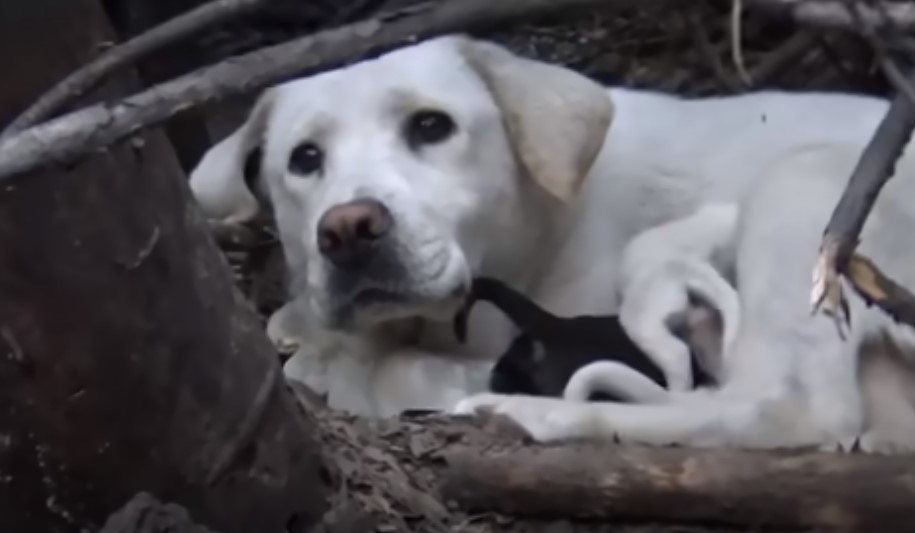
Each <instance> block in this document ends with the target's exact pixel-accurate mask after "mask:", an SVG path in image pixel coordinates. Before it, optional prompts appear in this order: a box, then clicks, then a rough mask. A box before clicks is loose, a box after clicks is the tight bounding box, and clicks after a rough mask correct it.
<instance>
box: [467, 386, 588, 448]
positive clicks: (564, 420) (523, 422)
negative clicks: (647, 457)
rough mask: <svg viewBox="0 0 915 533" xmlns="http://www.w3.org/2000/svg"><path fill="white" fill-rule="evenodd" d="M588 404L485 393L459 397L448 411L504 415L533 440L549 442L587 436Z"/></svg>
mask: <svg viewBox="0 0 915 533" xmlns="http://www.w3.org/2000/svg"><path fill="white" fill-rule="evenodd" d="M588 406H589V404H587V403H578V402H566V401H564V400H560V399H556V398H543V397H538V396H522V395H504V394H491V393H484V394H478V395H475V396H471V397H469V398H465V399H463V400H461V401H460V402H458V403H457V405H456V406H455V407H454V408H453V409H452V411H451V412H452V413H453V414H457V415H472V414H496V415H504V416H507V417H508V418H510V419H511V420H512V421H513V422H515V423H516V424H518V425H519V426H521V427H522V428H523V429H524V430H525V431H526V432H527V433H528V434H529V435H530V436H531V438H533V439H534V440H536V441H538V442H550V441H556V440H566V439H570V438H576V437H580V436H586V434H587V432H588V426H587V424H586V421H587V419H588V418H587V415H588Z"/></svg>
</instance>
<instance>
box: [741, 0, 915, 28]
mask: <svg viewBox="0 0 915 533" xmlns="http://www.w3.org/2000/svg"><path fill="white" fill-rule="evenodd" d="M747 2H748V4H752V5H753V6H755V7H757V8H759V9H766V10H769V11H774V12H778V13H782V14H785V15H787V16H789V17H791V18H793V19H794V20H796V21H797V22H801V23H804V24H810V25H814V26H822V27H827V28H836V29H845V30H856V29H857V21H856V19H857V18H859V17H860V19H861V20H863V21H864V22H865V24H866V25H867V26H868V27H869V28H873V29H874V30H878V31H879V30H896V31H907V32H911V31H913V30H915V3H912V2H885V1H876V2H869V3H864V2H857V1H856V2H849V1H848V0H747ZM850 7H854V9H856V10H857V14H855V13H853V12H852V11H851V9H849V8H850ZM856 15H857V16H856Z"/></svg>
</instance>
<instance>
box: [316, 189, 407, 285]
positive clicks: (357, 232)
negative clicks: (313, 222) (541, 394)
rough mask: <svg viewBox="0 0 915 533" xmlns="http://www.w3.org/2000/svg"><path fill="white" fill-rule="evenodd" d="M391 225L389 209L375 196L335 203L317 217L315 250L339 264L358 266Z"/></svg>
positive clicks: (342, 266)
mask: <svg viewBox="0 0 915 533" xmlns="http://www.w3.org/2000/svg"><path fill="white" fill-rule="evenodd" d="M392 225H393V219H392V218H391V212H390V211H388V208H387V207H385V205H384V204H382V203H381V202H379V201H378V200H373V199H371V198H364V199H360V200H353V201H352V202H347V203H344V204H337V205H335V206H333V207H331V208H330V209H328V210H327V211H326V212H325V213H324V215H322V216H321V220H319V221H318V250H320V252H321V255H323V256H324V257H326V258H327V259H328V260H329V261H330V262H331V263H333V264H334V265H335V266H337V267H339V268H347V269H353V268H358V267H360V266H361V265H362V264H364V263H365V262H366V261H368V259H369V258H370V257H371V255H372V254H373V253H374V252H375V249H376V246H375V244H376V243H377V241H378V240H380V239H381V238H383V237H384V236H385V235H387V234H388V232H389V231H390V230H391V226H392Z"/></svg>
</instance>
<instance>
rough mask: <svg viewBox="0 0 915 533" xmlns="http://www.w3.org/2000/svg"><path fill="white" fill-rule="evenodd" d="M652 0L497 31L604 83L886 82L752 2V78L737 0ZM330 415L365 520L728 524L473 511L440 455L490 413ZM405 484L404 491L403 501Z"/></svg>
mask: <svg viewBox="0 0 915 533" xmlns="http://www.w3.org/2000/svg"><path fill="white" fill-rule="evenodd" d="M653 4H654V7H652V8H643V9H633V10H630V11H628V12H626V13H623V14H621V15H620V14H617V15H614V16H609V15H605V14H603V13H601V12H593V13H588V14H585V15H582V16H578V17H575V18H572V19H569V20H562V21H556V22H538V23H528V24H523V25H518V26H514V27H511V28H507V29H504V30H503V31H500V32H497V33H494V34H490V35H488V37H491V38H494V39H496V40H499V41H502V42H504V43H506V44H507V45H509V46H510V47H511V48H513V49H515V50H517V51H519V52H521V53H524V54H525V55H530V56H533V57H537V58H541V59H544V60H547V61H551V62H555V63H560V64H564V65H567V66H570V67H572V68H574V69H577V70H579V71H582V72H585V73H587V74H588V75H590V76H592V77H594V78H595V79H598V80H600V81H602V82H605V83H612V84H623V85H629V86H637V87H649V88H655V89H659V90H666V91H676V92H679V93H682V94H687V95H709V94H728V93H735V92H740V91H743V90H747V89H748V88H760V87H768V88H780V89H800V88H806V89H825V90H855V91H862V92H869V93H876V94H880V93H883V92H884V91H885V90H886V87H885V85H884V84H883V82H882V81H881V80H880V78H879V76H877V75H876V74H875V70H874V68H873V66H872V64H871V56H870V53H869V51H868V49H867V48H866V47H865V46H864V45H863V44H862V43H860V42H858V41H857V40H855V39H853V38H851V37H849V36H847V35H844V34H837V33H819V32H815V31H810V30H804V31H798V29H797V28H796V27H794V25H793V24H791V23H790V22H787V21H780V20H773V19H772V18H770V17H767V16H765V15H760V14H758V13H754V12H752V11H750V12H748V13H746V14H745V16H744V17H743V27H742V33H743V38H742V41H741V49H742V56H743V61H744V63H745V66H746V71H747V72H748V74H749V77H750V83H749V84H747V83H746V82H745V81H743V80H742V79H741V76H740V75H739V74H738V71H737V69H736V68H735V65H734V60H733V57H732V50H733V47H732V46H731V41H730V38H729V35H730V25H729V9H730V3H729V2H722V1H705V2H702V1H697V2H690V3H686V2H681V3H677V2H666V3H664V2H660V3H653ZM679 4H688V5H679ZM255 40H256V39H255ZM237 42H238V41H236V44H237ZM251 229H252V230H253V231H254V232H255V233H256V237H255V238H254V239H249V242H248V243H247V244H245V245H242V246H238V245H234V246H229V247H227V248H234V249H232V250H228V249H227V254H228V257H229V259H230V262H231V263H232V264H233V266H234V267H235V268H236V271H237V275H238V282H239V286H240V287H241V288H242V290H243V291H244V292H245V294H246V295H247V296H248V297H249V298H250V300H251V301H252V303H253V304H254V305H255V306H256V307H257V308H258V310H259V311H260V312H261V313H262V315H263V316H264V318H265V319H266V317H267V316H268V315H269V313H270V312H271V311H273V310H274V309H276V308H277V307H278V306H279V305H280V303H281V302H282V300H283V265H282V261H281V257H280V253H279V249H278V246H277V244H276V242H275V238H274V237H273V234H272V231H271V229H270V227H269V224H255V225H253V226H252V228H251ZM321 424H322V426H323V427H324V428H325V429H326V430H327V431H326V438H327V440H328V442H327V445H328V446H327V448H328V449H330V450H334V452H333V455H334V457H333V459H334V460H335V461H337V462H338V463H339V464H341V465H342V468H343V470H342V472H341V473H340V475H341V476H342V477H341V478H340V479H338V480H337V481H338V482H339V486H340V490H341V493H340V495H339V498H338V503H339V501H346V500H347V499H352V500H354V501H357V502H358V503H359V504H360V507H363V508H368V509H371V510H374V511H375V513H374V521H372V520H371V519H368V518H366V520H367V522H365V523H364V524H362V529H361V530H366V531H370V530H372V529H373V528H374V530H376V531H382V532H383V531H395V530H397V531H402V530H405V529H404V528H406V530H412V531H423V532H425V531H428V532H443V531H461V532H468V533H474V532H481V533H482V532H488V533H500V532H505V533H526V532H534V531H536V532H549V533H567V532H568V533H573V532H574V533H591V532H593V533H597V532H613V533H648V532H663V533H674V532H677V533H699V532H700V531H701V532H706V533H708V532H710V531H719V532H720V531H725V530H722V529H695V528H687V527H676V526H671V525H664V526H661V525H657V524H626V523H600V524H595V523H582V522H571V521H552V522H544V521H524V520H519V519H515V518H512V517H506V516H494V515H468V514H466V513H463V512H461V511H459V510H456V509H452V508H450V507H449V506H448V502H444V503H443V502H441V501H439V499H438V497H437V495H438V489H439V484H440V482H441V474H442V472H443V470H444V468H445V462H444V460H443V459H442V457H443V456H444V454H445V453H446V452H447V450H448V448H449V447H450V446H457V445H466V444H467V443H473V441H474V440H475V439H478V440H480V443H478V444H479V445H483V444H481V443H483V442H485V443H486V444H485V445H491V443H492V441H493V438H492V431H491V428H489V429H488V428H487V427H486V426H485V425H484V424H483V423H482V422H479V421H476V422H474V421H455V420H446V419H443V418H441V417H435V416H433V417H431V418H429V417H425V418H424V419H423V421H422V423H420V422H418V421H411V419H410V418H409V417H401V419H400V420H376V421H368V420H356V419H354V418H352V417H348V416H345V415H341V414H339V413H329V412H326V413H324V414H322V415H321ZM421 428H422V430H421V431H420V429H421ZM430 429H431V433H430ZM417 435H419V437H418V436H417ZM430 435H431V436H430ZM352 442H357V443H358V449H356V448H354V447H353V445H351V444H349V443H352ZM499 442H500V444H499V445H501V446H506V447H508V448H510V447H512V446H522V445H524V444H523V440H522V439H519V438H518V435H515V436H514V437H512V436H506V437H505V439H503V440H500V441H499ZM443 443H445V444H444V445H443ZM389 454H390V455H389ZM392 458H393V459H394V461H393V462H392V460H391V459H392ZM392 494H394V495H395V496H393V497H392ZM398 494H400V495H401V500H402V501H398V497H397V496H396V495H398ZM344 514H345V513H344ZM436 517H437V518H436ZM350 527H352V528H354V529H346V528H344V526H339V528H338V529H335V528H334V527H330V526H328V527H327V531H332V530H335V531H336V530H339V531H344V530H346V531H350V530H353V531H357V530H360V529H359V525H358V524H355V525H354V524H350ZM340 528H342V529H340Z"/></svg>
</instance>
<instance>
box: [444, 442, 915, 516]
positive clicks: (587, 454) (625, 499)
mask: <svg viewBox="0 0 915 533" xmlns="http://www.w3.org/2000/svg"><path fill="white" fill-rule="evenodd" d="M446 461H447V463H448V465H449V466H448V472H447V474H446V476H445V479H444V482H443V486H442V494H443V497H444V498H445V499H447V500H452V501H454V502H455V503H456V504H457V505H458V506H459V507H460V508H461V509H462V510H465V511H468V512H498V513H505V514H509V515H516V516H520V517H528V518H540V519H549V518H564V519H567V520H572V519H586V520H610V521H614V522H616V523H619V522H627V521H649V522H661V523H678V524H681V525H705V526H730V527H738V528H740V529H741V530H744V531H747V530H752V531H768V530H772V529H780V530H798V529H809V528H813V529H815V530H824V529H827V530H830V531H912V530H913V529H915V513H912V501H913V498H915V467H913V465H912V460H911V458H910V457H898V456H897V457H876V456H866V455H851V454H838V453H835V454H834V453H824V452H790V453H789V452H745V451H733V450H731V451H726V450H696V449H686V448H650V447H635V446H610V445H604V446H600V445H588V444H568V445H560V446H549V447H542V446H527V447H517V448H514V449H511V450H509V451H506V450H504V449H502V450H499V451H496V452H494V453H481V452H480V450H474V451H468V450H460V449H455V450H452V451H451V452H450V453H448V454H447V455H446Z"/></svg>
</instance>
